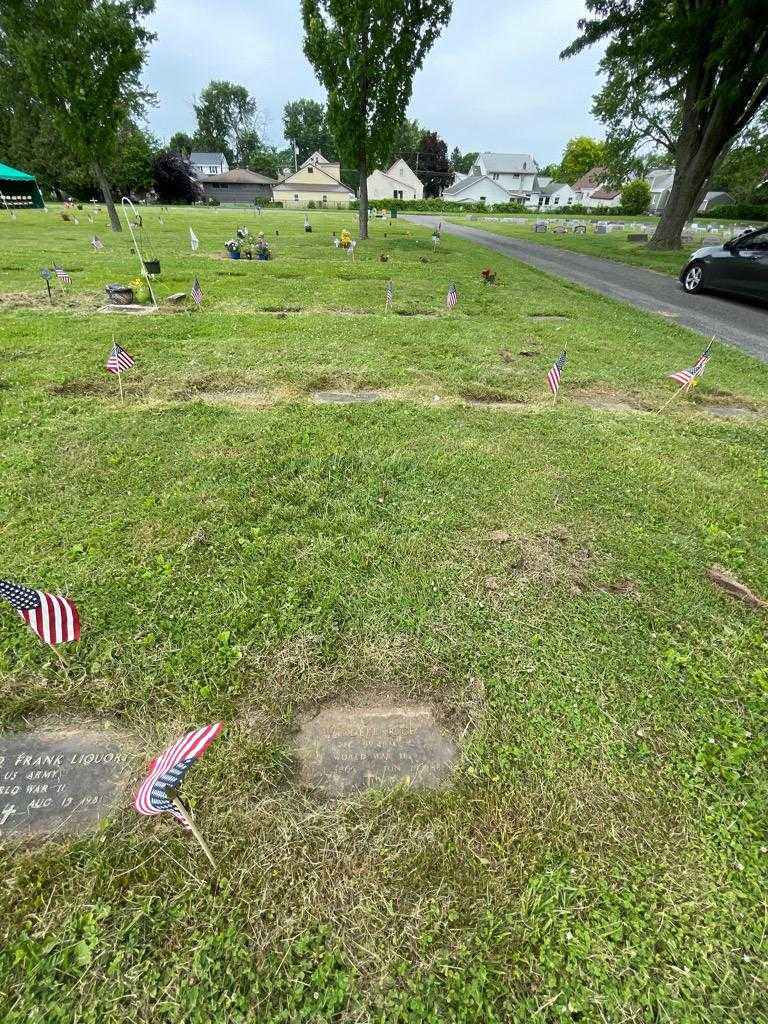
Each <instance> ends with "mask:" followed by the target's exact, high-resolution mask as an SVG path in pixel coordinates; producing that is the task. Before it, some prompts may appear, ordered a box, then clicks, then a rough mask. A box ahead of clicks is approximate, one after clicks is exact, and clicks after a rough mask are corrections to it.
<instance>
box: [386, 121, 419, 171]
mask: <svg viewBox="0 0 768 1024" xmlns="http://www.w3.org/2000/svg"><path fill="white" fill-rule="evenodd" d="M425 130H426V129H424V128H422V127H421V125H420V124H419V122H418V121H417V120H416V119H415V118H414V119H413V120H410V119H409V118H407V117H404V118H403V119H402V121H400V123H399V124H398V126H397V128H396V129H395V137H394V139H393V140H392V152H391V154H390V156H389V157H388V158H387V159H388V160H405V162H406V163H407V164H408V166H409V167H410V168H411V169H414V168H415V167H416V156H417V155H418V152H419V146H420V145H421V139H422V136H423V135H424V134H425Z"/></svg>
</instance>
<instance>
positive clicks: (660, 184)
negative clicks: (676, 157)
mask: <svg viewBox="0 0 768 1024" xmlns="http://www.w3.org/2000/svg"><path fill="white" fill-rule="evenodd" d="M645 180H646V181H647V182H648V184H649V186H650V188H651V213H659V211H661V210H663V209H664V207H665V206H666V205H667V200H668V199H669V193H670V192H671V191H672V182H673V181H674V180H675V170H674V168H670V167H658V168H657V169H656V170H654V171H650V173H649V174H648V177H647V178H646V179H645Z"/></svg>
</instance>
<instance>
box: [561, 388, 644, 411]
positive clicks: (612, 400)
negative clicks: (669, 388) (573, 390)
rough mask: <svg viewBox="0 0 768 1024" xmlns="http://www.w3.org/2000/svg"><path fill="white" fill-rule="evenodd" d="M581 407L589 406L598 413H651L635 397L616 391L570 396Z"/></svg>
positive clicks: (590, 392) (582, 393)
mask: <svg viewBox="0 0 768 1024" xmlns="http://www.w3.org/2000/svg"><path fill="white" fill-rule="evenodd" d="M569 397H570V398H571V399H572V400H573V401H574V402H577V403H578V404H579V405H587V406H589V408H590V409H595V410H596V411H597V412H625V413H638V412H650V411H651V410H650V409H649V408H648V407H647V406H645V405H643V404H642V403H641V402H640V400H639V399H637V398H635V397H634V395H623V394H620V393H618V392H615V391H606V392H592V391H584V392H579V393H577V394H575V395H570V396H569Z"/></svg>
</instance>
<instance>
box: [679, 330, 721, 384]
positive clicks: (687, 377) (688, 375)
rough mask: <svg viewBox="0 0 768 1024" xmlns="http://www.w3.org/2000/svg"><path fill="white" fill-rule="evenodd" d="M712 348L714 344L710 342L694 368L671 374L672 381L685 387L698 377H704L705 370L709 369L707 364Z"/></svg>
mask: <svg viewBox="0 0 768 1024" xmlns="http://www.w3.org/2000/svg"><path fill="white" fill-rule="evenodd" d="M711 348H712V342H711V341H710V343H709V344H708V345H707V347H706V348H705V349H704V351H703V352H702V353H701V355H700V356H699V358H698V359H697V360H696V362H695V363H694V364H693V366H689V367H688V368H687V369H685V370H678V372H677V373H670V375H669V376H670V377H671V378H672V380H676V381H677V383H678V384H681V385H683V387H685V385H686V384H690V383H691V382H692V381H693V380H694V379H695V378H696V377H703V376H704V370H705V369H706V368H707V363H708V362H709V358H710V356H709V353H710V349H711Z"/></svg>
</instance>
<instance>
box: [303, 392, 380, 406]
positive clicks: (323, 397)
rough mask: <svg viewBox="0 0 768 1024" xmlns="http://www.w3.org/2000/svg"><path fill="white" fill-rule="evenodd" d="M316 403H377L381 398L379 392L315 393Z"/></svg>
mask: <svg viewBox="0 0 768 1024" xmlns="http://www.w3.org/2000/svg"><path fill="white" fill-rule="evenodd" d="M312 397H313V398H314V400H315V401H316V402H336V403H339V404H342V405H343V404H344V403H345V402H375V401H376V400H377V398H379V397H380V396H379V393H378V391H313V392H312Z"/></svg>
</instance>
